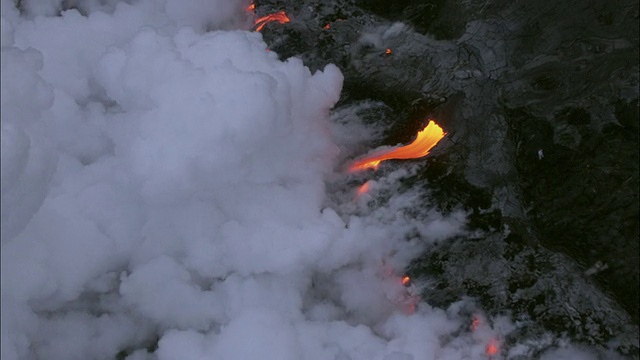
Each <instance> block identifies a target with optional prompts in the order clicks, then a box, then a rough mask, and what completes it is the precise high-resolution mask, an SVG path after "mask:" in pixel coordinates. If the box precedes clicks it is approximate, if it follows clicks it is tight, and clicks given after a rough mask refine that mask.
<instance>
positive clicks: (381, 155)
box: [349, 120, 447, 172]
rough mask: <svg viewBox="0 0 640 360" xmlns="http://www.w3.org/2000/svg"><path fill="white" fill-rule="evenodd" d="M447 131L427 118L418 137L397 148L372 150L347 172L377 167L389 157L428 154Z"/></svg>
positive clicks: (406, 157)
mask: <svg viewBox="0 0 640 360" xmlns="http://www.w3.org/2000/svg"><path fill="white" fill-rule="evenodd" d="M446 134H447V133H445V132H444V131H443V130H442V128H441V127H440V126H438V124H436V123H435V122H434V121H433V120H429V125H427V127H425V128H424V129H422V131H420V132H419V133H418V137H417V138H416V139H415V140H414V141H413V142H412V143H411V144H409V145H406V146H401V147H398V148H392V149H384V150H380V151H374V152H373V153H372V154H371V155H369V156H367V157H365V158H364V159H362V160H359V161H356V162H355V163H353V164H352V165H351V166H350V167H349V172H356V171H362V170H366V169H377V168H378V166H379V165H380V162H382V161H385V160H391V159H418V158H421V157H423V156H426V155H427V154H429V151H430V150H431V149H432V148H433V147H434V146H436V144H437V143H438V142H439V141H440V139H442V138H443V137H444V136H445V135H446Z"/></svg>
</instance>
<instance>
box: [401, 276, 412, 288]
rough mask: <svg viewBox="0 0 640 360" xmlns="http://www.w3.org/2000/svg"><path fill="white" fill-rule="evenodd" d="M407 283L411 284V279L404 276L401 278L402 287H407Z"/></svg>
mask: <svg viewBox="0 0 640 360" xmlns="http://www.w3.org/2000/svg"><path fill="white" fill-rule="evenodd" d="M409 282H411V278H410V277H408V276H405V277H403V278H402V285H404V286H407V285H409Z"/></svg>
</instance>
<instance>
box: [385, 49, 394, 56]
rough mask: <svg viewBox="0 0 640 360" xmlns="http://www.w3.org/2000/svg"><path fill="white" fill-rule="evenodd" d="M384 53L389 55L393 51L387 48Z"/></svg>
mask: <svg viewBox="0 0 640 360" xmlns="http://www.w3.org/2000/svg"><path fill="white" fill-rule="evenodd" d="M384 53H385V54H387V55H391V54H392V53H393V52H392V51H391V49H387V50H385V51H384Z"/></svg>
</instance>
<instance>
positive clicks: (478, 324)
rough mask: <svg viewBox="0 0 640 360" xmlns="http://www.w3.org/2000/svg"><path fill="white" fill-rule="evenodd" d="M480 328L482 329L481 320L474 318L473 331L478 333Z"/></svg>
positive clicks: (472, 322) (472, 321)
mask: <svg viewBox="0 0 640 360" xmlns="http://www.w3.org/2000/svg"><path fill="white" fill-rule="evenodd" d="M479 327H480V318H479V317H477V316H474V317H473V320H471V331H476V330H478V328H479Z"/></svg>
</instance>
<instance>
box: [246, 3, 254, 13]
mask: <svg viewBox="0 0 640 360" xmlns="http://www.w3.org/2000/svg"><path fill="white" fill-rule="evenodd" d="M255 9H256V4H253V3H252V4H251V5H249V6H247V8H246V9H245V10H246V11H247V12H250V11H253V10H255Z"/></svg>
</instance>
